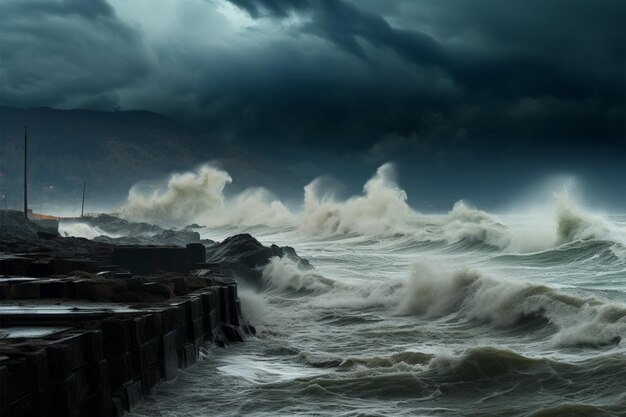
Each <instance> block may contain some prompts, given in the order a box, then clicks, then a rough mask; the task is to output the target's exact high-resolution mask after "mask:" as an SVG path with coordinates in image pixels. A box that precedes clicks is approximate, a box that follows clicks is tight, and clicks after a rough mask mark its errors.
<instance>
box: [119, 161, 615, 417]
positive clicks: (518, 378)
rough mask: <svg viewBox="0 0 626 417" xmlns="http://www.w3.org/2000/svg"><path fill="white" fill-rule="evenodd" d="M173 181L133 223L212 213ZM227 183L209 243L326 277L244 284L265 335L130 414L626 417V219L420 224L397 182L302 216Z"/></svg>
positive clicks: (560, 206) (591, 216)
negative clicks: (250, 245) (235, 191)
mask: <svg viewBox="0 0 626 417" xmlns="http://www.w3.org/2000/svg"><path fill="white" fill-rule="evenodd" d="M200 177H201V175H200V174H198V176H197V177H188V178H186V179H184V180H185V181H188V182H190V183H192V185H193V184H195V182H197V183H198V184H199V185H198V187H202V188H203V189H204V188H206V187H207V184H208V183H209V182H207V181H199V180H198V179H199V178H200ZM179 179H180V178H179ZM196 180H198V181H196ZM194 181H195V182H194ZM171 182H172V181H170V190H169V191H167V192H166V193H164V194H161V195H160V196H153V197H151V198H147V197H145V198H143V199H142V200H141V201H140V202H139V203H137V202H135V203H133V202H130V203H129V206H128V207H127V211H126V214H127V215H128V214H129V215H134V216H135V217H136V218H140V219H144V220H152V221H156V220H157V219H154V218H152V219H151V218H150V216H149V215H150V214H153V213H160V214H161V215H162V213H164V212H165V213H168V215H170V216H171V215H173V214H176V215H180V213H186V214H189V213H190V211H189V207H194V208H198V203H197V201H198V200H197V199H196V197H194V203H193V205H190V206H189V207H187V206H185V204H186V203H185V201H186V200H185V198H187V197H188V196H189V195H193V196H196V195H198V193H187V192H185V193H183V194H180V195H179V194H176V193H177V192H178V191H176V190H180V189H184V187H182V186H181V184H174V185H175V186H174V187H172V186H171V185H172V184H171ZM223 185H224V184H221V185H220V186H218V187H217V189H218V191H217V192H212V193H210V194H211V195H212V196H213V197H216V198H213V200H211V201H212V202H211V204H213V206H211V207H215V205H216V204H217V203H219V204H218V207H217V209H211V210H212V211H211V213H209V214H208V215H207V216H204V217H202V216H200V220H198V221H202V224H208V225H209V226H207V227H204V228H202V229H200V232H201V235H202V237H203V238H208V239H212V240H216V241H220V240H222V239H224V238H226V237H228V236H231V235H233V234H236V233H243V232H245V233H250V234H252V235H253V236H255V237H256V238H257V239H258V240H259V241H261V242H262V243H263V244H265V245H269V244H278V245H288V246H292V247H294V248H295V250H296V251H297V253H298V254H299V255H300V256H301V257H303V258H306V259H308V260H309V261H310V263H311V265H313V266H314V269H305V268H302V267H300V266H299V265H298V264H296V263H294V262H293V261H291V260H288V259H287V258H273V259H271V261H270V263H269V264H267V265H265V266H263V267H261V268H260V270H261V272H262V278H261V281H262V282H260V283H254V285H251V284H250V283H246V282H244V281H241V282H240V283H239V296H240V298H241V301H242V309H243V313H244V316H245V318H246V319H247V320H250V321H251V322H252V323H254V324H255V326H256V327H257V329H258V333H257V336H256V337H252V338H250V339H249V340H248V341H247V342H246V343H242V344H233V345H231V346H229V347H228V348H226V349H221V348H210V349H207V350H206V351H205V352H204V354H203V360H201V361H199V362H198V363H197V364H196V365H195V366H193V367H191V368H188V369H185V370H181V371H180V372H179V376H178V378H177V380H176V381H174V382H172V383H167V384H165V385H162V386H160V387H158V388H157V389H156V390H155V391H154V393H153V394H152V395H151V396H149V397H148V398H147V399H146V400H145V401H144V402H143V403H142V405H141V406H140V407H139V408H138V409H137V410H134V412H133V413H132V414H131V416H134V417H139V416H145V417H147V416H168V417H169V416H172V417H173V416H216V415H218V416H239V415H246V416H296V415H298V416H596V415H597V416H619V415H626V245H625V242H626V214H623V213H622V214H618V215H607V214H598V213H592V212H591V211H589V210H587V209H583V208H582V207H581V206H579V205H577V204H575V203H574V202H573V200H572V199H571V198H569V197H568V196H567V194H566V193H560V194H559V193H556V194H554V198H553V199H552V201H551V202H549V204H539V205H537V204H535V205H534V206H533V205H530V204H529V205H527V206H525V207H522V208H519V209H518V210H515V211H510V212H508V213H506V214H502V213H499V214H495V213H488V212H485V211H481V210H478V209H476V208H473V207H472V206H470V205H468V204H466V203H463V202H459V203H457V204H456V205H454V207H453V208H452V209H451V210H450V211H448V212H446V213H443V214H422V213H419V212H418V211H416V210H413V209H412V208H411V207H409V206H408V204H407V203H406V200H407V198H406V194H405V193H404V191H402V190H401V189H400V188H399V187H397V186H396V185H395V183H393V182H391V181H390V180H389V179H388V177H387V174H386V173H385V169H384V167H381V169H379V172H378V173H377V175H376V176H374V177H373V178H372V179H371V180H370V181H368V183H367V184H366V185H365V188H364V193H363V195H359V196H355V197H352V198H349V199H345V200H341V201H339V200H337V199H333V198H330V197H327V196H320V194H319V192H316V191H315V189H314V187H313V188H311V186H309V187H308V188H307V189H305V198H304V203H303V208H302V211H301V212H299V213H296V214H293V212H292V211H288V210H287V209H286V207H285V206H283V205H282V204H280V203H276V202H269V201H266V200H264V198H265V197H263V196H259V195H257V194H255V193H247V194H244V195H240V196H238V197H236V198H235V199H232V200H230V201H227V200H226V199H225V197H223V195H222V194H221V190H222V189H223ZM209 188H210V187H209ZM172 190H174V191H172ZM185 196H187V197H185ZM199 198H202V199H203V200H202V201H204V200H205V199H206V198H207V196H206V195H204V197H203V196H202V195H200V197H199ZM216 201H217V203H216ZM211 207H209V208H211ZM242 207H245V208H246V210H247V211H245V212H242V211H241V208H242ZM255 207H257V208H255ZM174 209H175V210H176V211H172V210H174ZM142 210H143V211H142ZM198 210H200V211H199V212H198V211H196V212H191V214H192V215H191V216H188V217H187V218H185V220H191V219H198V218H199V217H198V214H202V213H204V210H207V206H203V205H200V206H199V209H198ZM142 213H143V214H144V216H143V217H142V216H139V215H138V214H142ZM179 217H180V216H179ZM241 219H249V222H246V221H241ZM263 219H265V220H267V221H265V223H264V224H263ZM257 223H260V224H261V225H259V224H257ZM254 224H257V225H254Z"/></svg>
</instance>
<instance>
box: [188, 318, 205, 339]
mask: <svg viewBox="0 0 626 417" xmlns="http://www.w3.org/2000/svg"><path fill="white" fill-rule="evenodd" d="M187 332H188V334H187V340H196V339H199V338H201V337H203V336H204V319H203V318H202V317H200V318H198V319H196V320H194V322H193V323H191V326H189V327H188V328H187Z"/></svg>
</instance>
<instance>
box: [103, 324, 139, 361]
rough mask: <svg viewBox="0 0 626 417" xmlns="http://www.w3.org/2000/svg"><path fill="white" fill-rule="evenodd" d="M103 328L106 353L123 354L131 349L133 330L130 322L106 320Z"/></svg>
mask: <svg viewBox="0 0 626 417" xmlns="http://www.w3.org/2000/svg"><path fill="white" fill-rule="evenodd" d="M101 328H102V340H103V346H104V352H105V353H123V352H127V351H129V350H130V349H131V347H132V346H131V345H132V344H131V328H130V322H129V321H128V320H124V319H115V318H112V319H106V320H104V321H103V322H102V327H101Z"/></svg>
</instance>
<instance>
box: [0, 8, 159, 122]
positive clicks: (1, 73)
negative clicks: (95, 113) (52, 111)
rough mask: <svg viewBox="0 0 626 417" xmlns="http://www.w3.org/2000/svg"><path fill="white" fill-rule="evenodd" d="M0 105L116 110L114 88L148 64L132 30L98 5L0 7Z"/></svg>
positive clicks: (142, 71)
mask: <svg viewBox="0 0 626 417" xmlns="http://www.w3.org/2000/svg"><path fill="white" fill-rule="evenodd" d="M0 57H1V62H2V65H1V66H0V77H1V78H2V84H1V87H0V88H1V90H0V99H1V102H2V104H3V105H13V106H24V107H27V106H40V105H51V106H59V107H91V108H104V109H107V110H108V109H110V108H111V107H112V106H114V105H117V103H118V97H117V90H118V89H120V88H125V87H127V86H128V85H129V84H131V83H134V82H137V80H139V79H140V78H141V77H142V76H144V75H145V74H146V73H147V72H148V71H149V70H150V67H151V66H152V65H153V63H151V62H150V59H149V54H148V52H147V49H146V48H145V47H144V46H143V45H142V38H141V35H140V34H139V33H136V32H135V31H133V30H132V29H131V28H130V27H128V26H127V25H125V24H124V23H122V22H121V21H120V20H119V19H118V18H117V16H116V14H115V11H114V9H113V8H112V7H111V6H110V5H109V4H108V3H107V2H106V1H105V0H90V1H82V0H63V1H58V0H57V1H49V0H4V1H3V2H1V3H0Z"/></svg>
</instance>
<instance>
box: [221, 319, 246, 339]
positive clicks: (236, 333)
mask: <svg viewBox="0 0 626 417" xmlns="http://www.w3.org/2000/svg"><path fill="white" fill-rule="evenodd" d="M221 329H222V331H223V332H224V335H225V336H226V339H227V340H228V341H229V342H243V341H245V336H244V334H243V332H242V331H241V328H240V327H239V326H233V325H232V324H225V323H222V325H221Z"/></svg>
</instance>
